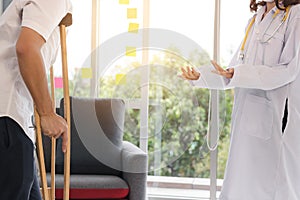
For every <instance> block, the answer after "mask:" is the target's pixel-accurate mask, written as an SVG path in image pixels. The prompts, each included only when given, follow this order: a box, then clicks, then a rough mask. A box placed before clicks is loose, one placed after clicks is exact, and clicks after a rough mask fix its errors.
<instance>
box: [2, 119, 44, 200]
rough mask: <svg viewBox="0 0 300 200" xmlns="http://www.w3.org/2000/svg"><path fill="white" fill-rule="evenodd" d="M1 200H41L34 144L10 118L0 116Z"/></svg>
mask: <svg viewBox="0 0 300 200" xmlns="http://www.w3.org/2000/svg"><path fill="white" fill-rule="evenodd" d="M0 199H1V200H41V194H40V190H39V183H38V181H37V176H36V170H35V163H34V145H33V143H32V141H31V140H30V139H29V137H28V136H27V135H26V134H25V133H24V131H23V129H22V128H21V127H20V126H19V125H18V124H17V123H16V122H15V121H14V120H12V119H11V118H9V117H0Z"/></svg>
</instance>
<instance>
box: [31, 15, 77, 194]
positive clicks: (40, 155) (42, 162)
mask: <svg viewBox="0 0 300 200" xmlns="http://www.w3.org/2000/svg"><path fill="white" fill-rule="evenodd" d="M70 25H72V15H71V14H67V15H66V16H65V17H64V18H63V19H62V21H61V22H60V24H59V28H60V41H61V54H62V72H63V90H64V108H65V109H64V118H65V119H66V121H67V124H68V132H67V134H68V138H69V142H68V146H67V151H66V153H65V157H64V200H68V199H69V191H70V143H71V142H70V141H71V134H70V99H69V78H68V62H67V47H66V27H67V26H70ZM50 82H51V97H52V102H53V105H55V95H54V76H53V67H51V68H50ZM53 109H55V106H54V108H53ZM34 116H35V120H36V135H37V151H38V158H39V167H40V176H41V185H42V188H41V191H42V195H43V198H44V200H49V199H50V198H49V196H50V197H51V200H55V155H56V139H55V138H52V139H51V144H52V145H51V146H52V147H51V188H48V185H47V177H46V169H45V160H44V150H43V142H42V132H41V124H40V117H39V115H38V113H37V111H36V109H35V110H34Z"/></svg>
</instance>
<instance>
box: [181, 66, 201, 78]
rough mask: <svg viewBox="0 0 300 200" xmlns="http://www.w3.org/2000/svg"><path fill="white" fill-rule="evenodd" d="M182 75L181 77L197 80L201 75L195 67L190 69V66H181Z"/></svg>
mask: <svg viewBox="0 0 300 200" xmlns="http://www.w3.org/2000/svg"><path fill="white" fill-rule="evenodd" d="M181 71H182V75H181V77H182V78H184V79H187V80H197V79H199V77H200V73H199V72H197V71H196V70H195V69H194V68H192V69H190V68H189V67H186V69H185V68H183V67H182V68H181Z"/></svg>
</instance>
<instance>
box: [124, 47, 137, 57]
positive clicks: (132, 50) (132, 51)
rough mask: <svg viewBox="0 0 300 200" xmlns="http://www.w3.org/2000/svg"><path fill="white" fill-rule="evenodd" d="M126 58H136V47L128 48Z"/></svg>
mask: <svg viewBox="0 0 300 200" xmlns="http://www.w3.org/2000/svg"><path fill="white" fill-rule="evenodd" d="M126 56H133V57H135V56H136V47H126Z"/></svg>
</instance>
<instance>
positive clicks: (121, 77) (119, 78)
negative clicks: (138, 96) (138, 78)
mask: <svg viewBox="0 0 300 200" xmlns="http://www.w3.org/2000/svg"><path fill="white" fill-rule="evenodd" d="M125 84H126V75H125V74H117V75H116V85H125Z"/></svg>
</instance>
